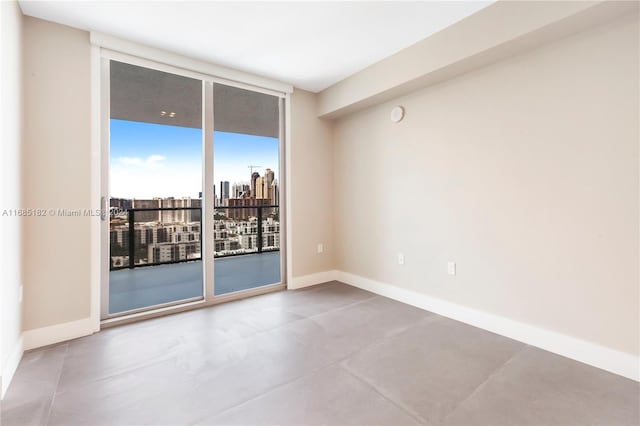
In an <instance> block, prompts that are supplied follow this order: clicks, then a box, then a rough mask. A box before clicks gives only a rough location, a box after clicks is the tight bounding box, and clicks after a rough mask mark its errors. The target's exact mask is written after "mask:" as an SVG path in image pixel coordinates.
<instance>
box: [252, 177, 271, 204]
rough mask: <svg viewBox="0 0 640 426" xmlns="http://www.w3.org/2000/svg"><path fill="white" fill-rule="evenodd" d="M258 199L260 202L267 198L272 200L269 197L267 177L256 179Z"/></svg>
mask: <svg viewBox="0 0 640 426" xmlns="http://www.w3.org/2000/svg"><path fill="white" fill-rule="evenodd" d="M255 198H256V199H258V200H264V199H265V198H270V197H269V189H268V186H267V178H266V177H259V178H258V179H256V196H255Z"/></svg>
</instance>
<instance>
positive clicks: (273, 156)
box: [109, 119, 279, 198]
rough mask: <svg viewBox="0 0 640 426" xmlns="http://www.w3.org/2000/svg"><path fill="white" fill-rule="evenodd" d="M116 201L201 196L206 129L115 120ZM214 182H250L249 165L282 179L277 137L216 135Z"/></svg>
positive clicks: (113, 192)
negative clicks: (203, 133) (204, 131)
mask: <svg viewBox="0 0 640 426" xmlns="http://www.w3.org/2000/svg"><path fill="white" fill-rule="evenodd" d="M110 130H111V141H110V149H111V155H110V159H111V167H110V179H109V181H110V193H111V196H112V197H121V198H151V197H169V196H173V197H197V196H198V192H200V191H201V190H202V189H201V188H202V131H201V130H199V129H190V128H186V127H177V126H167V125H162V124H151V123H139V122H133V121H125V120H115V119H112V120H111V129H110ZM214 146H215V150H214V180H215V183H216V186H217V190H216V192H217V193H218V195H219V192H220V191H219V188H220V181H221V180H228V181H229V182H230V185H233V183H234V182H245V183H248V182H249V176H250V171H249V169H248V167H247V166H248V165H249V164H253V165H258V166H260V167H259V168H258V169H256V171H257V172H258V173H260V175H263V174H264V169H265V168H271V170H273V171H274V172H275V173H276V176H278V171H279V167H278V139H276V138H270V137H264V136H253V135H244V134H239V133H228V132H217V131H216V132H214Z"/></svg>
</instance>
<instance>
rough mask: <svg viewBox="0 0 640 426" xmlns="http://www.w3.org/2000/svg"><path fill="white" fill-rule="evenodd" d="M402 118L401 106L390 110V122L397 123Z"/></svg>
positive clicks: (402, 110)
mask: <svg viewBox="0 0 640 426" xmlns="http://www.w3.org/2000/svg"><path fill="white" fill-rule="evenodd" d="M403 118H404V108H402V107H401V106H396V107H393V109H392V110H391V121H393V122H394V123H399V122H400V121H402V119H403Z"/></svg>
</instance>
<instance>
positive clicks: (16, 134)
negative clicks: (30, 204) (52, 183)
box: [0, 1, 22, 393]
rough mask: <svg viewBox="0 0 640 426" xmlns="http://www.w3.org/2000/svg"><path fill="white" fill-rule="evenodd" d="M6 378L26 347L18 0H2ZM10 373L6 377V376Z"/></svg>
mask: <svg viewBox="0 0 640 426" xmlns="http://www.w3.org/2000/svg"><path fill="white" fill-rule="evenodd" d="M0 52H2V55H0V141H1V143H0V376H2V377H0V382H2V391H0V393H3V392H4V390H5V389H6V386H7V385H8V381H9V378H10V376H11V375H12V374H13V372H12V371H11V370H13V368H14V367H15V365H12V358H15V357H17V356H19V353H20V350H21V348H20V331H21V329H20V328H21V324H20V316H21V310H22V303H21V301H20V286H21V282H22V277H21V266H20V262H21V252H20V219H19V218H17V217H15V216H13V217H11V216H7V215H5V214H4V213H5V210H11V209H17V208H20V205H21V197H20V189H21V188H20V148H21V139H22V101H21V87H22V85H21V80H22V14H21V12H20V8H19V7H18V4H17V3H16V2H15V1H7V2H4V1H3V2H0ZM2 378H4V380H2Z"/></svg>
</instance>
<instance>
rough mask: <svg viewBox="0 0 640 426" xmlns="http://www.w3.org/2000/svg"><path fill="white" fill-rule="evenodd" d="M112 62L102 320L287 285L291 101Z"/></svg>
mask: <svg viewBox="0 0 640 426" xmlns="http://www.w3.org/2000/svg"><path fill="white" fill-rule="evenodd" d="M103 67H106V68H108V70H109V74H108V79H109V81H108V94H109V103H108V104H109V112H108V118H107V120H108V160H109V161H108V167H106V170H105V171H103V177H106V178H107V179H108V182H109V184H108V189H107V195H106V197H107V199H108V204H109V207H110V215H109V218H108V226H105V227H104V228H103V234H104V235H103V238H105V239H107V240H108V248H109V249H108V260H105V262H104V264H106V263H108V274H107V273H105V274H103V281H104V282H103V286H105V288H104V289H103V292H102V295H103V296H102V297H103V303H102V318H103V319H107V318H111V317H115V316H121V315H126V314H131V313H136V312H140V311H145V310H150V309H156V308H160V307H166V306H171V305H175V304H182V303H186V302H194V301H199V300H205V301H206V300H211V299H213V298H214V297H216V296H218V295H227V296H228V295H230V294H232V293H238V294H239V295H241V294H242V292H246V291H248V290H251V289H255V288H258V287H262V286H268V285H273V284H279V283H281V281H282V269H283V266H282V265H283V262H282V257H281V256H280V249H281V247H282V239H281V233H280V213H281V208H280V198H281V195H280V192H281V191H280V189H281V186H282V185H281V181H282V180H281V177H280V176H281V167H280V151H281V142H282V137H281V133H282V130H281V127H282V125H281V121H282V120H281V114H282V112H281V111H282V106H283V100H282V98H281V97H279V96H274V95H271V94H265V93H261V92H256V91H253V90H247V89H246V88H244V87H243V88H239V87H235V86H233V85H228V84H221V83H217V82H214V81H213V80H208V79H207V78H192V77H190V76H189V77H187V76H184V75H180V74H176V73H169V72H164V71H160V70H157V69H153V68H148V67H142V66H138V65H133V64H129V63H125V62H120V61H115V60H107V59H105V65H103ZM103 78H104V76H103ZM103 164H104V163H103ZM103 247H104V245H103ZM107 275H108V278H107V279H104V277H105V276H107ZM208 277H209V278H208ZM208 287H210V288H208Z"/></svg>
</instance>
